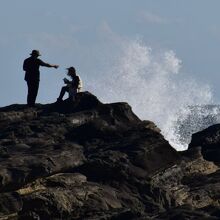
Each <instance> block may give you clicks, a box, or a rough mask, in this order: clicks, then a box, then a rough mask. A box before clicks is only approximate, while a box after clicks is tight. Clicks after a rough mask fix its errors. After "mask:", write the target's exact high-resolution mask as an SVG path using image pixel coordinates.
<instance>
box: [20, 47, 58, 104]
mask: <svg viewBox="0 0 220 220" xmlns="http://www.w3.org/2000/svg"><path fill="white" fill-rule="evenodd" d="M30 55H31V56H30V57H29V58H27V59H26V60H25V61H24V64H23V70H24V71H25V72H26V73H25V80H26V81H27V86H28V95H27V104H28V106H30V107H34V106H35V101H36V98H37V93H38V89H39V82H40V71H39V68H40V66H45V67H54V68H58V67H59V66H58V65H52V64H49V63H45V62H43V61H42V60H40V59H38V57H39V56H41V54H40V52H39V51H38V50H33V51H32V53H31V54H30Z"/></svg>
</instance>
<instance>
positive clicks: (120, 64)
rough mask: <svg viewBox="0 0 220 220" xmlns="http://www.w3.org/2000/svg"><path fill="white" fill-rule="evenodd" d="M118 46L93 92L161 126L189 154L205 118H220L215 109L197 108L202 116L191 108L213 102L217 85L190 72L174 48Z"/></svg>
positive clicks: (133, 43)
mask: <svg viewBox="0 0 220 220" xmlns="http://www.w3.org/2000/svg"><path fill="white" fill-rule="evenodd" d="M118 47H119V48H118V50H117V53H115V54H112V57H114V59H112V60H111V64H110V65H109V66H107V67H106V68H104V69H102V71H103V74H100V75H99V77H97V78H96V82H93V81H92V82H91V85H90V87H89V89H90V90H91V91H92V92H94V93H95V94H96V95H97V96H98V97H99V98H100V99H101V100H102V101H104V102H118V101H119V102H121V101H125V102H128V103H129V104H130V105H131V106H132V109H133V111H134V112H135V113H136V114H137V115H138V116H139V117H140V118H141V119H143V120H151V121H153V122H154V123H156V125H157V126H158V127H159V128H160V129H161V131H162V134H163V135H164V136H165V138H166V139H167V140H168V141H169V142H170V144H171V145H172V146H173V147H175V148H176V149H177V150H185V149H186V148H187V146H188V143H189V141H190V137H191V133H193V132H196V131H199V130H200V129H201V128H204V127H206V124H203V125H202V126H201V121H202V120H203V118H204V117H206V116H207V115H218V114H219V110H217V109H214V108H211V109H206V110H204V111H203V110H201V109H199V108H197V110H196V112H195V109H193V108H191V106H204V105H212V104H213V95H212V91H211V87H210V86H209V85H208V84H204V83H201V82H198V80H197V81H196V80H195V79H193V77H189V76H187V75H186V74H184V73H183V72H182V71H181V68H182V65H183V62H182V61H181V60H180V59H179V58H178V57H177V55H176V54H175V52H174V51H172V50H166V51H164V50H163V51H155V50H154V49H153V48H151V47H149V46H147V45H145V44H144V43H143V42H142V41H141V40H130V41H126V42H123V43H121V44H120V45H118ZM94 85H96V86H95V87H94ZM190 115H194V117H190ZM189 117H190V120H191V121H190V123H191V124H192V126H191V127H190V130H189V131H184V132H185V134H184V138H183V134H182V133H181V132H183V131H181V129H182V128H183V126H182V127H181V124H183V123H184V122H185V121H187V120H188V119H189ZM217 120H219V119H217ZM212 123H213V122H211V121H209V122H207V126H209V125H211V124H212ZM185 129H187V127H185Z"/></svg>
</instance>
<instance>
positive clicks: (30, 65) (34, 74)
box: [23, 56, 50, 81]
mask: <svg viewBox="0 0 220 220" xmlns="http://www.w3.org/2000/svg"><path fill="white" fill-rule="evenodd" d="M40 66H46V67H50V64H48V63H45V62H43V61H42V60H40V59H38V58H34V57H32V56H31V57H29V58H27V59H26V60H25V61H24V64H23V70H24V71H25V78H24V79H25V80H26V81H39V80H40V70H39V68H40Z"/></svg>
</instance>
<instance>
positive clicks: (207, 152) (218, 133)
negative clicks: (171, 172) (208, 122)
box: [189, 124, 220, 163]
mask: <svg viewBox="0 0 220 220" xmlns="http://www.w3.org/2000/svg"><path fill="white" fill-rule="evenodd" d="M198 146H199V147H201V149H202V151H201V152H202V155H203V157H204V158H205V159H206V160H209V161H213V162H217V163H219V162H220V124H216V125H213V126H211V127H209V128H207V129H205V130H203V131H201V132H198V133H195V134H193V135H192V141H191V143H190V145H189V148H190V149H191V148H195V147H198Z"/></svg>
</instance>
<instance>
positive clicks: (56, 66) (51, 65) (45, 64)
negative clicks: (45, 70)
mask: <svg viewBox="0 0 220 220" xmlns="http://www.w3.org/2000/svg"><path fill="white" fill-rule="evenodd" d="M40 66H45V67H53V68H56V69H57V68H58V67H59V65H54V64H49V63H45V62H43V61H42V60H40Z"/></svg>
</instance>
